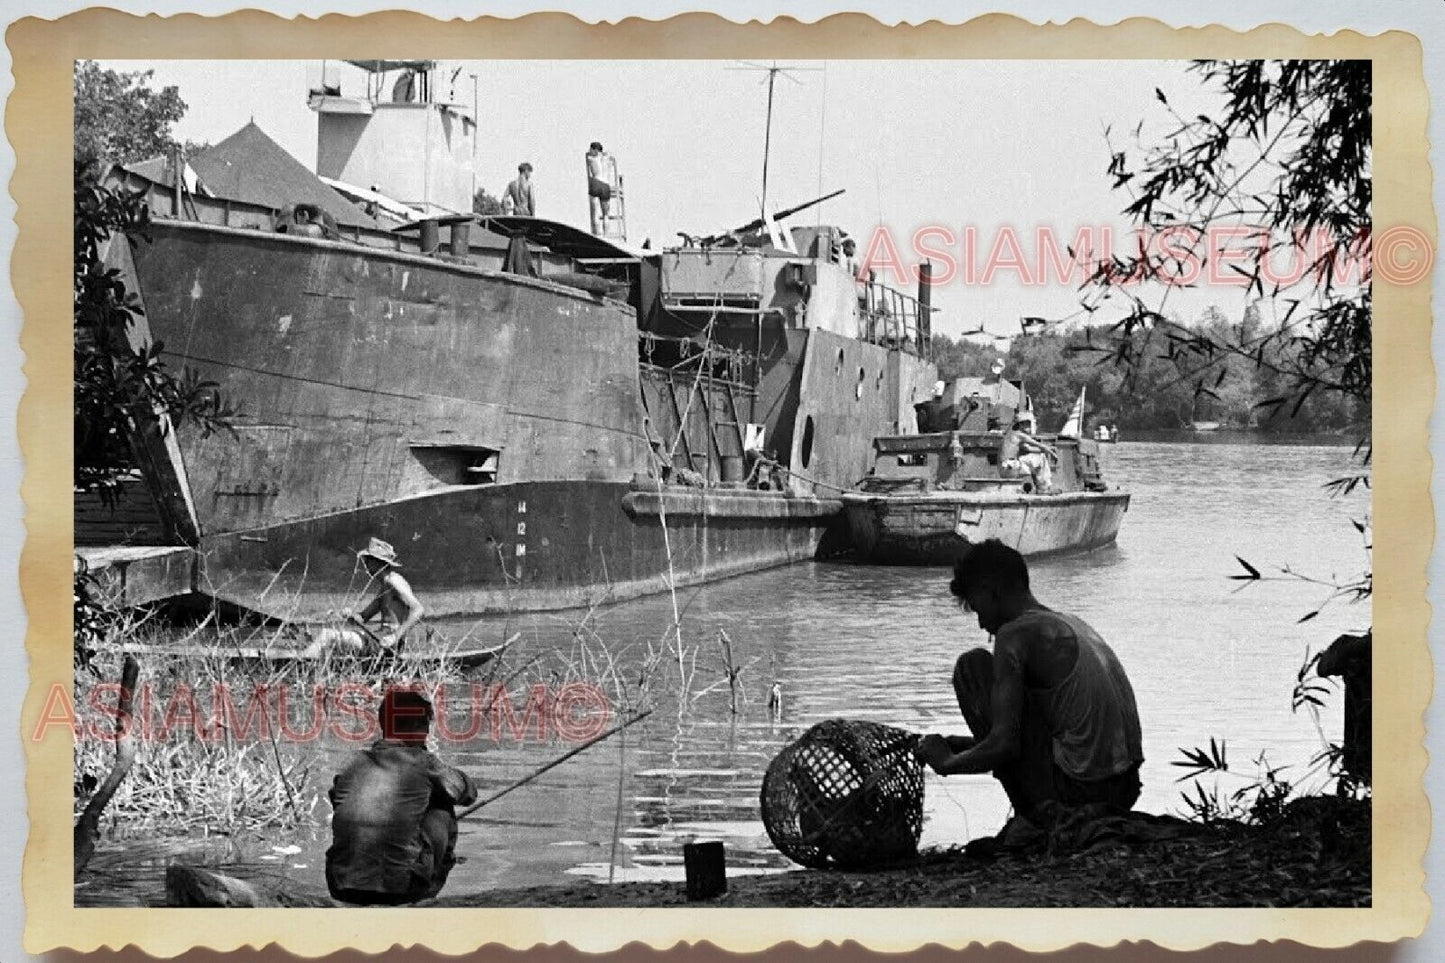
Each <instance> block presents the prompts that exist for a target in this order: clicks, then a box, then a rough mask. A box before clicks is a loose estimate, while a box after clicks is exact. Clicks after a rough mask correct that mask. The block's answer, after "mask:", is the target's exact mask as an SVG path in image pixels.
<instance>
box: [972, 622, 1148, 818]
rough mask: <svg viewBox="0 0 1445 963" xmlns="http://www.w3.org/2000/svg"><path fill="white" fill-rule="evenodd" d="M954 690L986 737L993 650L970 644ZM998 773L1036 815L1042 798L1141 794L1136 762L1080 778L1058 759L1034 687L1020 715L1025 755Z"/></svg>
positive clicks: (1122, 806) (1069, 800) (1082, 799)
mask: <svg viewBox="0 0 1445 963" xmlns="http://www.w3.org/2000/svg"><path fill="white" fill-rule="evenodd" d="M953 692H954V695H956V696H957V697H958V708H959V711H960V712H962V713H963V719H964V721H965V722H967V723H968V728H969V731H971V732H972V733H973V735H974V738H976V739H979V740H982V739H984V738H985V737H987V736H988V733H989V730H990V729H992V728H993V653H991V652H989V651H988V650H987V649H969V650H968V651H967V652H965V653H963V655H961V656H959V657H958V662H957V664H956V665H955V666H954V667H953ZM993 776H994V778H995V779H997V780H998V781H999V783H1000V784H1002V786H1003V791H1004V792H1005V793H1007V794H1008V798H1009V802H1010V803H1012V804H1013V808H1014V812H1016V813H1018V814H1020V815H1022V816H1028V817H1030V818H1033V817H1034V816H1035V814H1036V812H1037V811H1038V809H1039V807H1040V805H1041V804H1043V803H1045V802H1048V801H1054V802H1057V803H1061V804H1063V805H1065V806H1070V807H1072V806H1083V805H1088V804H1090V803H1104V804H1107V805H1109V806H1111V807H1113V808H1116V809H1119V810H1121V811H1124V810H1128V809H1129V808H1130V807H1131V806H1133V805H1134V802H1135V801H1136V800H1137V799H1138V798H1139V788H1140V787H1139V767H1138V766H1133V767H1131V768H1129V769H1127V770H1125V771H1124V772H1122V773H1120V774H1118V775H1116V776H1111V777H1109V778H1108V779H1099V780H1083V779H1076V778H1075V777H1073V776H1071V775H1069V774H1068V773H1066V772H1064V771H1063V770H1062V769H1060V768H1059V765H1058V763H1056V762H1054V740H1053V736H1052V735H1051V734H1050V732H1049V730H1048V727H1047V725H1046V724H1045V722H1044V717H1043V713H1042V712H1041V711H1039V706H1038V704H1037V703H1036V701H1035V697H1034V695H1033V694H1032V693H1029V694H1027V695H1026V696H1025V699H1024V711H1023V718H1022V719H1020V720H1019V758H1018V759H1017V760H1016V761H1014V762H1010V763H1006V764H1004V765H1001V766H999V767H998V768H997V769H995V770H994V771H993Z"/></svg>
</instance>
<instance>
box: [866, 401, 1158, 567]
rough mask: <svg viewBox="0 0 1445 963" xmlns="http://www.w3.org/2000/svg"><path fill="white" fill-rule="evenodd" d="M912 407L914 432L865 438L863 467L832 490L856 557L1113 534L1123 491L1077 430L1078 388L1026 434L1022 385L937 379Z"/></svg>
mask: <svg viewBox="0 0 1445 963" xmlns="http://www.w3.org/2000/svg"><path fill="white" fill-rule="evenodd" d="M935 395H936V396H935V398H934V399H932V400H931V401H928V402H924V403H923V404H921V405H918V406H917V412H918V420H919V431H920V433H919V434H914V435H891V436H883V437H879V438H875V439H874V440H873V450H874V464H873V468H872V469H871V470H870V471H869V473H868V475H867V476H866V477H864V478H863V480H862V481H861V482H860V483H859V484H858V485H857V486H856V488H855V489H854V490H851V491H849V492H847V493H845V494H844V495H843V496H842V500H843V508H844V513H845V514H846V516H847V520H848V530H849V534H850V536H851V539H852V544H853V548H854V550H855V552H856V554H857V556H858V557H859V558H860V559H861V560H864V561H868V562H872V563H876V564H883V565H951V564H953V562H954V561H955V560H956V559H957V558H958V556H959V555H960V554H961V552H962V551H963V550H964V549H965V548H966V547H967V546H968V545H971V544H974V543H977V542H981V541H985V540H987V539H990V538H997V539H999V540H1000V541H1002V542H1004V543H1005V544H1007V545H1010V546H1012V547H1013V548H1015V549H1017V550H1018V551H1019V552H1021V553H1022V554H1024V555H1035V556H1037V555H1049V554H1057V553H1062V552H1073V551H1085V550H1088V549H1093V548H1098V547H1100V546H1103V545H1107V544H1109V543H1110V542H1112V541H1114V539H1115V538H1116V537H1117V536H1118V534H1119V527H1120V525H1121V524H1122V523H1123V520H1124V513H1125V512H1126V511H1127V510H1128V508H1129V495H1128V494H1127V493H1125V492H1122V491H1119V490H1117V489H1114V490H1110V489H1109V487H1108V486H1107V485H1106V484H1105V483H1104V479H1103V476H1102V474H1101V473H1100V470H1099V446H1098V443H1097V442H1096V441H1094V440H1093V439H1090V438H1083V437H1080V436H1081V435H1082V434H1083V432H1082V430H1081V426H1082V423H1083V411H1084V396H1083V394H1082V392H1081V393H1080V395H1079V400H1078V402H1077V403H1076V404H1075V405H1074V409H1073V411H1072V412H1070V415H1069V417H1068V419H1067V421H1066V422H1065V424H1064V427H1063V428H1061V429H1060V430H1059V432H1058V433H1056V434H1038V433H1036V432H1034V431H1031V430H1030V428H1032V427H1033V426H1034V425H1035V424H1036V421H1035V419H1034V416H1033V403H1032V400H1031V399H1030V398H1029V396H1028V393H1027V392H1026V391H1025V390H1024V386H1023V383H1022V382H1020V381H1011V380H1008V379H1004V378H1002V377H998V376H995V377H994V378H991V379H983V378H961V379H959V380H957V381H955V382H954V383H953V384H952V385H951V386H947V387H945V386H943V385H942V384H941V383H940V385H939V386H938V387H937V388H936V389H935Z"/></svg>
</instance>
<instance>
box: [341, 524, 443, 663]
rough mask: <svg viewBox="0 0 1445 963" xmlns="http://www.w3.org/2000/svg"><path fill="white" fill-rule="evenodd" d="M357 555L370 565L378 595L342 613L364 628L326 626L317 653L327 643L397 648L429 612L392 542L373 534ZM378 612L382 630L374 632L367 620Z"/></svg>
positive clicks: (355, 648)
mask: <svg viewBox="0 0 1445 963" xmlns="http://www.w3.org/2000/svg"><path fill="white" fill-rule="evenodd" d="M356 557H357V559H358V560H359V561H360V562H361V564H362V566H363V567H364V568H365V569H366V575H367V586H368V588H370V589H371V590H373V591H375V592H376V595H375V596H373V597H372V599H371V601H370V602H367V603H366V606H365V607H364V608H363V609H362V610H361V611H360V612H359V613H353V612H352V611H351V610H350V609H346V610H345V611H344V612H343V613H342V614H343V615H344V616H345V618H346V619H348V620H349V621H351V622H355V623H357V626H358V627H359V628H360V629H361V631H360V632H358V631H356V629H346V628H342V629H326V630H323V631H322V632H321V633H320V635H319V636H318V637H317V640H316V643H315V648H316V649H317V654H319V652H320V649H321V648H323V647H327V646H335V647H337V648H342V649H349V650H351V651H353V652H355V653H357V654H361V653H364V652H366V651H368V650H374V649H376V648H377V647H378V646H379V647H380V648H382V649H384V650H389V651H393V652H394V651H397V650H398V649H400V647H401V644H402V643H403V642H405V641H406V634H407V632H408V631H409V630H410V629H411V628H412V627H413V626H415V625H416V624H417V623H418V622H420V621H421V617H422V616H423V615H425V614H426V609H424V608H423V607H422V604H421V602H420V601H419V600H418V599H417V597H416V595H415V593H413V592H412V590H411V585H410V584H408V583H407V580H406V579H405V578H403V577H402V574H401V572H400V571H399V570H400V569H401V562H400V561H399V560H398V559H397V557H396V549H395V548H393V547H392V546H391V544H390V543H389V542H384V541H382V540H381V539H379V538H372V539H371V540H370V541H369V542H368V543H367V545H366V547H365V548H363V549H362V550H361V551H359V552H357V553H356ZM378 615H379V616H381V622H382V627H381V631H379V632H374V631H372V630H371V629H369V628H367V625H366V623H367V622H370V621H371V620H372V619H374V618H376V617H377V616H378Z"/></svg>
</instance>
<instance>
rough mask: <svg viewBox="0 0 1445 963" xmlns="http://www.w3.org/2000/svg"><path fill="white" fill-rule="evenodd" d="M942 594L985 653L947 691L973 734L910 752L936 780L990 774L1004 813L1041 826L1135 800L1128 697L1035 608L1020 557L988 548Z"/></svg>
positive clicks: (1100, 664) (1136, 735)
mask: <svg viewBox="0 0 1445 963" xmlns="http://www.w3.org/2000/svg"><path fill="white" fill-rule="evenodd" d="M949 591H950V592H952V593H953V595H954V596H956V597H957V599H958V601H959V604H960V605H962V606H963V608H964V610H965V611H968V612H974V613H976V614H977V615H978V625H979V628H981V629H983V630H984V631H985V632H988V633H989V634H990V635H992V636H993V637H994V651H993V652H992V653H989V652H988V650H986V649H982V648H974V649H970V650H969V651H967V652H965V653H963V655H961V656H959V658H958V663H957V665H956V666H955V667H954V671H953V691H954V693H955V695H957V697H958V707H959V709H960V710H961V711H962V713H963V718H964V720H965V721H966V722H967V723H968V728H969V729H970V730H972V732H973V735H972V736H942V735H929V736H924V737H923V739H922V740H921V741H920V742H919V744H918V747H917V749H916V750H915V753H916V754H917V756H918V758H919V759H920V760H922V761H923V762H924V763H926V764H927V765H929V766H931V767H932V768H933V770H934V772H937V773H939V774H941V775H945V776H949V775H954V774H957V773H984V772H986V773H992V774H993V776H994V778H996V779H997V780H998V781H999V782H1000V783H1001V784H1002V785H1003V789H1004V792H1005V793H1007V794H1008V798H1009V801H1010V802H1011V803H1012V804H1013V808H1014V812H1015V813H1016V814H1018V815H1020V816H1023V817H1025V818H1026V819H1029V820H1030V821H1032V822H1034V823H1036V824H1040V825H1041V824H1045V823H1047V822H1049V815H1050V810H1051V809H1052V811H1053V812H1054V813H1057V811H1058V810H1057V809H1053V807H1051V806H1048V805H1046V804H1049V803H1055V804H1058V805H1061V806H1064V807H1075V806H1084V805H1088V804H1091V803H1099V804H1104V806H1105V807H1108V808H1109V809H1113V810H1118V811H1126V810H1128V809H1129V808H1130V807H1131V806H1133V805H1134V802H1135V801H1136V800H1137V799H1138V798H1139V788H1140V784H1139V765H1140V763H1142V762H1143V761H1144V752H1143V748H1142V745H1141V736H1140V731H1139V711H1138V709H1137V707H1136V706H1135V703H1134V690H1133V688H1132V687H1131V686H1130V684H1129V678H1128V676H1127V675H1125V673H1124V667H1123V666H1122V665H1120V664H1119V660H1118V659H1117V658H1116V657H1115V655H1114V652H1113V650H1111V649H1110V648H1109V646H1108V645H1106V644H1105V643H1104V640H1103V639H1101V638H1100V637H1099V635H1098V633H1097V632H1095V631H1094V630H1093V629H1091V628H1090V627H1089V626H1088V625H1087V624H1086V623H1085V622H1084V621H1083V620H1082V619H1079V618H1076V617H1075V616H1072V615H1065V614H1063V613H1062V612H1055V611H1053V610H1052V609H1050V608H1048V607H1046V606H1045V605H1043V604H1042V603H1041V602H1039V600H1038V599H1036V598H1034V596H1033V593H1032V591H1030V589H1029V572H1028V566H1027V565H1026V564H1025V563H1024V559H1023V556H1022V555H1020V554H1019V553H1018V552H1016V551H1014V550H1013V549H1012V548H1009V547H1008V546H1007V545H1004V544H1003V543H1002V542H1000V541H998V540H997V539H989V540H988V541H986V542H983V543H980V544H978V545H974V546H972V547H971V548H970V549H969V550H968V552H967V554H965V555H964V556H963V557H962V558H961V559H959V561H958V562H957V563H956V564H955V565H954V569H953V581H952V582H951V583H949Z"/></svg>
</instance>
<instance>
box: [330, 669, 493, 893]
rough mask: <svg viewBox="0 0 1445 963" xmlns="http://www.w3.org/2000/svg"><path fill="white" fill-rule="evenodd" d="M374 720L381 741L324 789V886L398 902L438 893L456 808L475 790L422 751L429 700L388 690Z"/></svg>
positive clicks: (450, 859) (452, 860) (450, 861)
mask: <svg viewBox="0 0 1445 963" xmlns="http://www.w3.org/2000/svg"><path fill="white" fill-rule="evenodd" d="M378 720H379V721H380V723H381V739H380V740H378V741H377V742H376V743H374V744H373V745H372V746H371V747H370V748H368V749H365V750H363V751H361V752H359V753H357V754H356V756H355V758H353V760H352V761H351V763H350V764H349V765H348V766H347V767H346V768H345V769H343V770H342V771H341V773H340V774H338V775H337V777H336V780H335V782H334V783H333V784H332V786H331V793H330V799H331V808H332V817H331V840H332V841H331V848H330V849H328V850H327V851H326V887H327V889H329V890H330V891H331V895H332V896H334V897H335V898H336V899H339V900H341V901H343V902H347V903H357V904H364V905H371V906H398V905H401V904H403V903H414V902H416V901H417V900H420V899H429V898H430V897H433V896H435V895H437V894H438V893H440V892H441V889H442V886H444V885H445V884H446V881H447V874H448V873H450V872H451V869H452V866H454V865H455V864H456V856H455V850H456V844H457V819H456V812H455V807H456V806H457V805H463V806H465V805H467V804H469V803H471V802H473V801H474V800H475V799H476V798H477V787H476V786H475V785H474V784H473V783H472V780H471V779H470V778H469V777H468V776H467V774H466V773H464V772H462V771H461V770H460V769H456V768H454V767H452V766H448V765H447V764H445V763H444V762H442V761H441V760H440V759H438V758H437V757H436V756H435V755H433V754H432V753H431V752H429V751H428V750H427V747H426V738H427V734H428V733H430V732H431V724H432V705H431V702H429V701H428V700H427V698H426V697H425V696H423V695H422V694H421V693H419V692H415V691H412V690H409V689H397V688H389V689H387V691H386V693H385V695H383V696H382V700H381V708H380V711H379V713H378Z"/></svg>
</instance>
